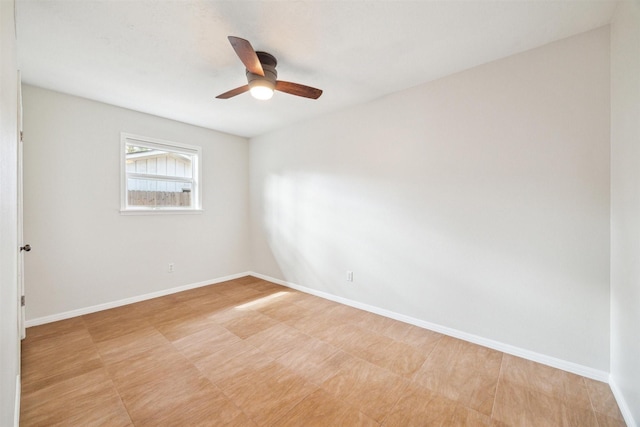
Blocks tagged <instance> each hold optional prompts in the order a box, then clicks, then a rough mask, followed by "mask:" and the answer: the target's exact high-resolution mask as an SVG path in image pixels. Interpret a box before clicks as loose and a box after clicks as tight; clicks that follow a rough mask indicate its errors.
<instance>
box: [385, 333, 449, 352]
mask: <svg viewBox="0 0 640 427" xmlns="http://www.w3.org/2000/svg"><path fill="white" fill-rule="evenodd" d="M395 328H397V326H396V327H393V326H392V327H390V328H389V329H387V330H386V331H385V332H384V333H385V334H387V335H389V336H391V337H392V338H393V339H395V340H396V341H400V342H403V343H405V344H409V345H410V346H412V347H415V348H417V349H418V350H420V351H421V352H422V353H424V354H426V355H427V356H428V355H429V354H431V352H432V351H433V349H434V348H435V347H436V345H438V343H439V342H440V340H441V339H442V338H443V337H444V335H442V334H439V333H437V332H433V331H429V330H427V329H424V328H420V327H418V326H414V325H407V328H406V329H404V330H403V332H402V333H400V334H399V335H398V336H397V337H396V336H394V335H392V333H393V332H392V331H393V330H394V329H395Z"/></svg>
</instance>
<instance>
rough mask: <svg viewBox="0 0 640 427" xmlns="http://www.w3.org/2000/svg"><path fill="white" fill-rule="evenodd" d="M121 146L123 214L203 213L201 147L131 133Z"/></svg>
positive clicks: (123, 134) (125, 136)
mask: <svg viewBox="0 0 640 427" xmlns="http://www.w3.org/2000/svg"><path fill="white" fill-rule="evenodd" d="M121 144H122V146H121V151H122V160H121V162H122V178H121V180H122V190H121V193H122V194H121V209H122V212H126V213H129V212H131V213H147V212H165V213H168V212H184V213H186V212H194V211H199V210H200V209H201V197H200V195H201V194H202V193H201V185H200V170H201V167H200V158H201V157H202V149H201V148H200V147H195V146H191V145H186V144H179V143H177V142H169V141H162V140H158V139H153V138H147V137H143V136H137V135H131V134H127V133H122V134H121Z"/></svg>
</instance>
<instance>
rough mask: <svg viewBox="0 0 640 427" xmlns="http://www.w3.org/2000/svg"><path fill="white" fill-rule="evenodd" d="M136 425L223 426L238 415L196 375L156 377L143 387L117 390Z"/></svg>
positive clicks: (238, 414)
mask: <svg viewBox="0 0 640 427" xmlns="http://www.w3.org/2000/svg"><path fill="white" fill-rule="evenodd" d="M119 390H120V394H121V396H122V400H123V402H124V404H125V405H126V407H127V410H128V411H129V414H130V416H131V419H132V420H133V422H134V423H135V424H136V425H149V426H154V425H155V426H159V425H178V424H179V423H182V425H203V424H204V423H205V422H206V421H208V422H212V424H210V425H215V424H216V423H215V422H214V420H219V421H220V422H221V423H225V422H228V421H231V420H233V419H234V418H236V417H238V416H240V415H241V411H240V410H239V409H238V408H237V407H236V406H235V405H233V404H232V403H231V402H230V401H229V400H228V399H227V398H226V397H225V396H224V394H223V393H222V392H221V391H220V390H219V389H218V388H216V387H215V386H213V385H212V384H211V382H210V381H208V380H207V379H206V378H205V377H203V376H201V375H200V374H199V373H197V371H195V370H194V371H188V372H180V373H170V374H167V375H164V376H156V377H154V378H153V379H151V380H149V381H148V382H147V383H146V384H139V385H136V386H132V387H119Z"/></svg>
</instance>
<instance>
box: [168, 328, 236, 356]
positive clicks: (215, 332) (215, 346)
mask: <svg viewBox="0 0 640 427" xmlns="http://www.w3.org/2000/svg"><path fill="white" fill-rule="evenodd" d="M239 341H241V339H240V338H239V337H238V336H237V335H235V334H233V333H231V332H229V331H228V330H227V329H225V328H223V327H222V326H219V325H215V324H214V325H212V326H211V327H209V328H207V329H205V330H202V331H200V332H196V333H193V334H191V335H187V336H185V337H183V338H180V339H177V340H175V341H173V346H174V347H175V348H176V349H178V350H179V351H180V352H181V353H182V354H183V355H184V356H185V357H186V358H188V359H190V360H191V361H193V362H196V361H198V360H200V359H202V358H204V357H207V356H209V355H210V354H212V353H215V352H216V351H218V350H219V349H221V348H224V347H225V346H226V345H228V344H233V343H237V342H239Z"/></svg>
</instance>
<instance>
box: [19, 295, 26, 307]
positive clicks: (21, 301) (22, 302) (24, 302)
mask: <svg viewBox="0 0 640 427" xmlns="http://www.w3.org/2000/svg"><path fill="white" fill-rule="evenodd" d="M25 304H26V301H25V297H24V295H22V296H21V297H20V305H21V306H22V307H24V306H25Z"/></svg>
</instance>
